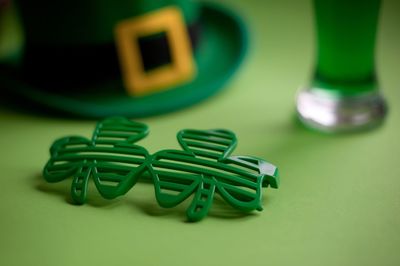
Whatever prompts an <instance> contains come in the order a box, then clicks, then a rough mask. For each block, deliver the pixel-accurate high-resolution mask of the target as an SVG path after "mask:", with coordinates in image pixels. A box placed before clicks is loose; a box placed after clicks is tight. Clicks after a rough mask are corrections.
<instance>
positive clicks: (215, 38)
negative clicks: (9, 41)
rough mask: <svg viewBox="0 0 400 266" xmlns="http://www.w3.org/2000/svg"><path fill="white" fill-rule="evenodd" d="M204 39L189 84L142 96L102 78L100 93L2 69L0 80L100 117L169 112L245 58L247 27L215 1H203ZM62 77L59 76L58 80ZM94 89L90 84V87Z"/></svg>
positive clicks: (64, 108)
mask: <svg viewBox="0 0 400 266" xmlns="http://www.w3.org/2000/svg"><path fill="white" fill-rule="evenodd" d="M201 14H202V16H201V23H202V41H201V42H200V43H199V45H198V47H197V48H196V51H195V60H196V64H197V75H196V78H195V79H194V80H193V81H192V82H190V83H187V84H184V85H182V86H178V87H175V88H172V89H169V90H165V91H162V92H158V93H155V94H151V95H148V96H143V97H130V96H128V95H127V94H125V93H124V91H123V90H121V89H120V88H115V87H116V86H118V87H120V86H122V81H116V82H112V83H110V84H101V85H97V86H102V89H101V90H99V91H98V93H95V94H93V93H90V94H89V93H84V92H79V93H76V92H68V91H65V92H63V93H60V91H57V92H54V93H52V92H49V91H48V90H46V91H45V90H41V89H40V88H36V87H33V86H31V85H29V84H28V83H26V82H24V81H23V80H18V79H13V78H11V77H9V76H7V75H4V74H2V73H1V72H0V84H2V87H4V89H6V90H7V91H8V92H10V93H12V94H14V95H16V96H17V97H19V98H21V99H22V100H29V101H30V102H33V103H35V105H38V106H40V107H43V108H46V109H52V110H57V111H61V112H63V113H67V114H72V115H77V116H83V117H91V118H99V117H105V116H111V115H123V116H128V117H143V116H150V115H156V114H161V113H167V112H170V111H173V110H176V109H180V108H183V107H186V106H189V105H192V104H194V103H196V102H199V101H201V100H203V99H206V98H207V97H209V96H211V95H212V94H214V93H216V92H217V91H219V90H220V89H222V88H223V85H224V84H225V83H226V81H228V79H229V78H230V77H231V76H232V75H233V74H234V72H235V71H236V70H237V68H238V67H239V65H240V63H241V62H242V60H243V57H244V54H245V52H246V50H247V42H248V38H247V32H246V29H245V26H244V24H243V22H242V20H241V19H240V17H238V16H237V15H235V14H234V13H232V12H231V11H229V10H227V9H225V8H222V7H220V6H217V5H215V4H210V3H206V4H202V12H201ZM60 82H62V81H60ZM91 91H93V90H91Z"/></svg>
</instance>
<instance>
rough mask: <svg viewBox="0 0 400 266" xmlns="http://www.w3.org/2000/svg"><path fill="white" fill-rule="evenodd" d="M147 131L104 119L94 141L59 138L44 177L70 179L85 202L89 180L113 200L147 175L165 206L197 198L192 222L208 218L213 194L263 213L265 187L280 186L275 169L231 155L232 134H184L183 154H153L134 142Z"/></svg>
mask: <svg viewBox="0 0 400 266" xmlns="http://www.w3.org/2000/svg"><path fill="white" fill-rule="evenodd" d="M148 133H149V129H148V127H147V125H145V124H142V123H138V122H134V121H131V120H128V119H126V118H122V117H112V118H107V119H105V120H102V121H100V122H99V123H98V124H97V126H96V128H95V130H94V133H93V136H92V139H91V140H88V139H86V138H84V137H80V136H69V137H64V138H61V139H58V140H56V141H55V142H54V143H53V145H52V146H51V148H50V155H51V158H50V160H49V161H48V162H47V164H46V166H45V167H44V170H43V176H44V178H45V179H46V181H48V182H59V181H61V180H63V179H65V178H68V177H72V178H73V181H72V185H71V196H72V199H73V201H74V202H75V203H77V204H84V203H85V201H86V199H87V191H88V183H89V179H90V178H92V179H93V180H94V183H95V185H96V188H97V190H98V191H99V193H100V194H101V196H102V197H104V198H106V199H113V198H116V197H118V196H121V195H124V194H125V193H127V192H128V191H129V190H130V189H131V188H132V187H133V186H134V185H135V184H136V182H137V181H138V179H139V178H140V177H142V176H145V173H146V172H147V173H148V174H149V175H150V178H151V180H152V181H153V183H154V188H155V196H156V199H157V202H158V204H159V205H160V206H161V207H165V208H170V207H175V206H176V205H178V204H180V203H181V202H183V201H184V200H185V199H187V198H188V197H190V196H191V195H193V194H194V197H193V198H192V202H191V204H190V206H189V207H188V209H187V212H186V214H187V217H188V219H189V221H199V220H201V219H202V218H204V217H205V216H207V214H208V211H209V209H210V207H211V204H212V201H213V198H214V195H215V193H218V194H219V195H220V196H221V197H222V198H223V199H224V200H225V201H226V202H228V203H229V204H230V205H232V206H233V207H234V208H237V209H239V210H241V211H246V212H248V211H253V210H258V211H261V210H262V206H261V198H262V191H261V189H262V187H268V186H271V187H272V188H278V184H279V179H278V169H277V167H275V166H274V165H272V164H270V163H268V162H266V161H264V160H262V159H259V158H255V157H251V156H240V155H237V156H231V153H232V152H233V150H234V149H235V147H236V145H237V139H236V136H235V134H234V133H233V132H231V131H229V130H223V129H213V130H192V129H185V130H181V131H179V132H178V135H177V138H178V142H179V144H180V146H181V147H182V149H183V150H161V151H159V152H156V153H155V154H152V155H151V154H149V153H148V151H147V150H146V149H145V148H143V147H141V146H138V145H136V144H135V143H136V142H137V141H139V140H141V139H143V138H144V137H146V136H147V135H148Z"/></svg>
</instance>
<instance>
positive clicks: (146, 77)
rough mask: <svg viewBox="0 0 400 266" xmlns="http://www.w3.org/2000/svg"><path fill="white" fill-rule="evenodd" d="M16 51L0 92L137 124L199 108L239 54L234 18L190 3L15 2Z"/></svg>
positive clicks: (0, 79)
mask: <svg viewBox="0 0 400 266" xmlns="http://www.w3.org/2000/svg"><path fill="white" fill-rule="evenodd" d="M15 4H16V6H17V10H18V12H19V14H20V19H21V22H22V28H23V29H24V35H25V42H24V48H23V49H22V52H21V54H20V55H19V56H18V57H17V58H19V59H18V60H17V61H16V62H12V63H10V62H9V61H10V60H7V61H3V62H1V61H0V87H1V89H2V90H6V91H7V93H10V94H12V95H17V96H18V97H20V98H21V99H24V100H29V101H30V102H33V103H36V104H38V105H39V106H42V107H46V108H47V109H53V110H58V111H62V112H65V113H69V114H74V115H79V116H85V117H103V116H109V115H125V116H130V117H140V116H147V115H153V114H158V113H165V112H168V111H172V110H174V109H178V108H182V107H185V106H188V105H190V104H193V103H195V102H197V101H200V100H202V99H205V98H207V97H208V96H210V95H212V94H213V93H215V92H216V91H218V90H219V89H220V88H222V86H223V84H224V83H225V82H226V81H227V80H228V79H229V78H230V77H231V76H232V75H233V73H234V72H235V70H236V69H237V68H238V66H239V65H240V63H241V61H242V59H243V56H244V53H245V50H246V47H247V36H246V30H245V28H244V25H243V23H242V21H241V20H240V18H239V17H238V16H236V15H235V14H233V13H232V12H230V11H228V10H226V9H224V8H222V7H220V6H217V5H215V4H211V3H203V2H194V1H191V0H121V1H114V2H113V1H107V0H98V1H88V0H83V1H77V0H69V1H66V0H61V1H50V0H38V1H17V2H16V3H15Z"/></svg>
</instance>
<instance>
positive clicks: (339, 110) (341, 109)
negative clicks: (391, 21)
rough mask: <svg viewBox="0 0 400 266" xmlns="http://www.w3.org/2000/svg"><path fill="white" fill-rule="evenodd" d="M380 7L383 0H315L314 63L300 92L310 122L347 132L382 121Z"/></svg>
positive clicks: (301, 114)
mask: <svg viewBox="0 0 400 266" xmlns="http://www.w3.org/2000/svg"><path fill="white" fill-rule="evenodd" d="M379 7H380V0H365V1H360V0H355V1H346V0H314V9H315V10H314V12H315V19H316V34H317V50H318V51H317V62H316V69H315V72H314V76H313V79H312V81H311V84H310V85H309V86H308V87H307V88H306V89H304V90H302V91H300V93H299V94H298V97H297V113H298V116H299V118H300V120H301V121H302V122H303V123H304V124H306V125H307V126H309V127H312V128H316V129H318V130H321V131H327V132H343V131H353V130H358V129H365V128H371V127H374V126H377V125H379V124H381V123H382V121H383V119H384V117H385V114H386V110H387V108H386V104H385V101H384V99H383V97H382V95H381V93H380V91H379V89H378V82H377V78H376V72H375V58H374V57H375V37H376V31H377V24H378V15H379Z"/></svg>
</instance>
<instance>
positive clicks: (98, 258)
mask: <svg viewBox="0 0 400 266" xmlns="http://www.w3.org/2000/svg"><path fill="white" fill-rule="evenodd" d="M220 2H223V3H224V4H228V5H230V6H232V8H234V9H236V10H238V11H239V12H240V13H241V14H242V15H243V16H244V18H245V19H246V21H247V23H248V26H249V27H250V34H251V44H250V51H249V54H248V57H247V58H246V61H245V63H244V64H243V66H242V68H241V69H240V71H239V72H238V74H237V75H236V76H235V78H234V79H233V80H232V82H231V83H230V84H229V85H228V87H227V89H226V90H224V91H223V92H222V93H220V94H218V95H217V96H216V97H213V98H211V99H209V100H208V101H205V102H203V103H201V104H198V105H195V106H193V107H191V108H188V109H185V110H182V111H178V112H175V113H171V114H166V115H161V116H157V117H151V118H146V119H140V121H141V122H144V123H147V124H148V125H149V126H150V130H151V131H150V135H149V137H147V138H146V139H145V140H143V141H142V142H141V144H142V145H143V146H145V147H147V148H148V149H149V151H150V152H156V151H157V150H161V149H167V148H178V143H177V141H176V137H175V135H176V132H177V131H178V130H180V129H182V128H198V129H209V128H227V129H231V130H232V131H234V132H235V133H236V134H237V136H238V139H239V146H238V148H237V150H236V151H235V153H237V154H243V155H253V156H257V157H261V158H264V159H266V160H268V161H270V162H272V163H274V164H276V165H277V166H278V167H279V168H280V174H281V187H280V189H278V190H272V189H266V190H265V191H264V197H263V199H264V202H263V206H264V211H262V212H254V213H251V214H247V215H243V214H242V213H240V212H237V211H236V210H234V209H232V208H230V207H229V206H227V205H226V204H225V203H224V202H223V201H219V200H217V201H215V203H214V205H213V207H212V209H211V211H210V215H209V217H207V218H205V219H204V220H202V221H201V222H198V223H187V222H186V217H185V209H186V207H187V206H188V204H189V202H186V204H183V205H180V206H179V207H177V208H174V209H162V208H160V207H158V205H157V203H156V200H155V197H154V192H153V186H152V185H151V184H148V183H142V182H139V183H138V184H137V185H136V186H135V187H134V188H133V189H132V190H131V191H130V192H128V194H127V195H125V196H123V197H120V198H118V199H116V200H113V201H105V200H102V199H101V197H100V196H99V195H98V194H97V193H96V190H95V189H94V188H92V190H91V191H90V198H89V203H88V204H87V205H84V206H75V205H72V204H71V203H70V202H71V200H70V196H69V187H70V180H69V181H65V182H61V183H56V184H47V183H46V182H45V181H44V180H43V178H42V177H41V171H42V168H43V166H44V164H45V163H46V161H47V159H48V158H49V154H48V148H49V147H50V145H51V143H52V142H53V140H54V139H56V138H59V137H62V136H64V135H68V134H75V135H83V136H86V137H90V134H91V132H92V130H93V127H94V125H95V121H86V120H74V119H71V118H59V117H55V116H39V115H34V114H29V113H23V112H18V111H15V110H11V109H10V108H6V107H2V108H1V109H0V124H1V130H0V147H1V149H0V170H1V172H0V188H1V193H0V214H1V218H0V265H7V266H12V265H43V266H45V265H49V266H50V265H51V266H53V265H60V266H61V265H74V266H75V265H97V266H101V265H175V266H179V265H192V266H194V265H232V266H233V265H238V266H239V265H241V266H242V265H363V266H365V265H400V253H399V250H398V249H399V247H400V137H399V136H400V134H399V133H400V72H399V67H400V64H399V62H400V34H399V25H400V16H399V15H398V14H399V13H400V5H399V3H398V2H397V3H395V2H396V1H394V0H393V1H383V7H382V10H381V11H382V12H381V19H380V25H379V33H378V50H377V72H378V75H379V80H380V84H381V87H382V91H383V93H384V95H385V96H386V98H387V100H388V104H389V106H390V110H389V115H388V117H387V120H386V123H385V124H384V125H383V126H382V127H381V128H379V129H376V130H373V131H369V132H363V133H357V134H350V135H326V134H321V133H317V132H313V131H310V130H307V129H304V128H303V127H302V126H300V125H299V124H298V123H296V122H295V120H294V110H295V100H294V99H295V94H296V91H297V89H298V88H299V87H300V86H302V85H306V84H307V82H308V80H309V78H310V77H311V75H312V73H311V71H312V68H313V58H314V48H315V47H314V35H313V20H312V8H311V3H310V2H309V1H258V0H251V1H244V0H224V1H220ZM221 52H223V51H221Z"/></svg>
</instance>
